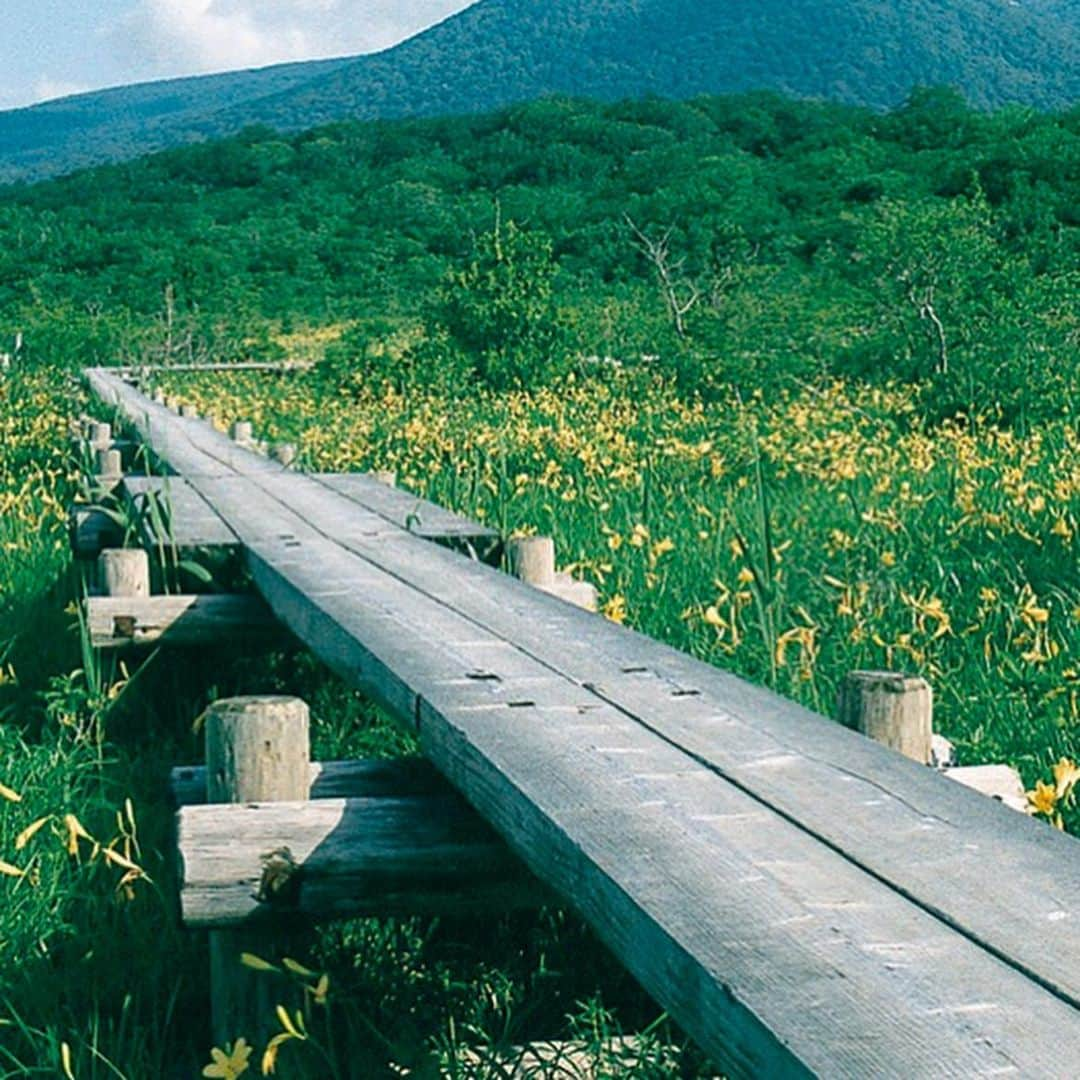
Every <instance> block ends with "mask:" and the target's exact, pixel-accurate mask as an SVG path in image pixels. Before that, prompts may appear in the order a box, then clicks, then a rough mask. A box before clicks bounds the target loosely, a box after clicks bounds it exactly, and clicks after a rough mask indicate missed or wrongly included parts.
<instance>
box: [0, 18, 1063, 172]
mask: <svg viewBox="0 0 1080 1080" xmlns="http://www.w3.org/2000/svg"><path fill="white" fill-rule="evenodd" d="M930 84H946V85H951V86H955V87H957V88H958V89H960V90H961V91H962V92H963V93H964V94H965V96H966V97H967V98H968V100H969V101H970V102H972V103H973V104H975V105H977V106H980V107H994V106H999V105H1003V104H1007V103H1020V104H1025V105H1030V106H1035V107H1037V108H1055V107H1063V106H1069V105H1072V104H1074V103H1075V102H1077V101H1078V100H1080V0H815V2H813V3H811V2H810V0H755V2H753V3H746V2H745V0H543V2H540V0H481V2H480V3H477V4H475V5H474V6H473V7H471V8H469V9H467V10H466V11H464V12H462V13H461V14H459V15H457V16H454V17H453V18H450V19H448V20H447V21H446V22H444V23H442V24H440V25H438V26H436V27H433V28H431V29H430V30H427V31H425V32H424V33H422V34H419V35H417V36H416V37H414V38H411V39H410V40H409V41H406V42H404V43H403V44H401V45H398V46H396V47H395V48H393V49H389V50H387V51H386V52H383V53H379V54H376V55H371V56H362V57H354V58H351V59H346V60H333V61H315V62H312V63H307V64H289V65H283V66H277V67H273V68H265V69H262V70H259V71H245V72H234V73H230V74H228V75H217V76H204V77H200V78H191V79H177V80H172V81H170V82H161V83H149V84H143V85H139V86H133V87H127V88H123V89H117V90H109V91H103V92H99V93H92V94H83V95H78V96H75V97H70V98H66V99H63V100H61V101H57V102H50V103H47V104H44V105H39V106H35V107H33V108H29V109H20V110H15V111H12V112H7V113H2V114H0V180H13V179H20V178H31V177H35V176H42V175H46V174H50V173H57V172H63V171H67V170H70V169H72V168H75V167H78V166H80V165H85V164H89V163H92V162H99V161H107V160H115V159H118V158H121V157H129V156H133V155H136V154H140V153H143V152H146V151H150V150H155V149H160V148H163V147H166V146H172V145H177V144H180V143H184V142H189V141H193V140H197V139H203V138H209V137H212V136H215V135H223V134H229V133H232V132H234V131H237V130H239V129H241V128H243V127H245V126H247V125H250V124H260V123H261V124H270V125H272V126H275V127H279V128H283V129H291V130H296V129H300V128H305V127H310V126H313V125H315V124H319V123H323V122H327V121H332V120H337V119H342V118H345V117H361V118H371V117H381V116H388V117H389V116H404V115H424V114H436V113H449V112H468V111H476V110H483V109H489V108H492V107H495V106H499V105H505V104H509V103H511V102H514V101H520V100H524V99H528V98H534V97H539V96H542V95H545V94H553V93H558V94H571V95H581V96H588V97H598V98H604V99H615V98H621V97H634V96H640V95H644V94H650V93H652V94H661V95H667V96H673V97H691V96H694V95H696V94H701V93H723V92H727V91H733V90H746V89H752V88H771V89H775V90H779V91H782V92H784V93H787V94H791V95H793V96H796V97H810V98H829V99H834V100H840V101H846V102H852V103H858V104H864V105H870V106H874V107H887V106H890V105H895V104H897V103H898V102H900V101H902V100H903V99H904V98H905V97H906V96H907V94H908V93H909V92H910V90H911V89H912V87H913V86H916V85H930Z"/></svg>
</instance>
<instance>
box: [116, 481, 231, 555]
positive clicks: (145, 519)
mask: <svg viewBox="0 0 1080 1080" xmlns="http://www.w3.org/2000/svg"><path fill="white" fill-rule="evenodd" d="M123 490H124V495H125V496H126V498H127V500H128V503H129V505H130V506H131V508H132V510H133V512H134V514H135V516H136V517H137V519H138V520H139V521H140V523H141V528H140V540H141V541H142V542H143V543H144V544H145V545H146V546H147V547H151V548H155V549H159V548H166V549H176V550H180V551H186V550H190V549H194V548H202V547H214V548H235V547H236V545H237V540H236V534H235V533H234V532H233V531H232V529H230V528H229V526H228V525H226V524H225V522H224V521H222V520H221V517H220V515H218V514H216V513H215V512H214V511H213V510H212V509H211V508H210V506H209V505H208V504H207V502H206V500H205V499H203V498H202V496H200V495H199V494H198V492H196V491H195V489H194V488H193V487H192V486H191V485H190V484H189V483H188V482H187V481H186V480H184V479H182V478H181V477H178V476H128V477H125V479H124V486H123Z"/></svg>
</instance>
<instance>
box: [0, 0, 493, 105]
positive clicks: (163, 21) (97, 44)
mask: <svg viewBox="0 0 1080 1080" xmlns="http://www.w3.org/2000/svg"><path fill="white" fill-rule="evenodd" d="M470 3H472V0H0V109H5V108H14V107H16V106H19V105H29V104H31V103H33V102H35V101H43V100H46V99H48V98H52V97H60V96H62V95H64V94H70V93H76V92H78V91H82V90H90V89H98V88H100V87H104V86H118V85H121V84H124V83H131V82H142V81H144V80H148V79H159V78H168V77H170V76H174V75H194V74H198V73H202V72H209V71H228V70H230V69H233V68H242V67H260V66H262V65H264V64H274V63H278V62H279V61H283V60H307V59H314V58H315V57H322V56H346V55H350V54H353V53H361V52H372V51H375V50H377V49H383V48H386V47H387V46H389V45H393V44H395V43H396V42H398V41H401V40H402V39H403V38H406V37H409V36H410V35H412V34H414V33H416V32H417V31H418V30H421V29H423V28H424V27H426V26H430V25H431V24H432V23H435V22H438V21H439V20H440V19H443V18H446V16H448V15H451V14H453V13H454V12H456V11H460V10H462V9H463V8H466V7H469V6H470Z"/></svg>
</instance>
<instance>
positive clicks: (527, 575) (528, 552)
mask: <svg viewBox="0 0 1080 1080" xmlns="http://www.w3.org/2000/svg"><path fill="white" fill-rule="evenodd" d="M509 552H510V569H511V571H512V572H513V574H514V577H517V578H520V579H521V580H522V581H526V582H528V583H529V584H530V585H536V586H537V587H538V588H541V589H544V588H550V587H551V586H553V585H554V584H555V541H554V540H552V539H551V537H550V536H520V537H518V538H517V539H514V540H511V541H510V544H509Z"/></svg>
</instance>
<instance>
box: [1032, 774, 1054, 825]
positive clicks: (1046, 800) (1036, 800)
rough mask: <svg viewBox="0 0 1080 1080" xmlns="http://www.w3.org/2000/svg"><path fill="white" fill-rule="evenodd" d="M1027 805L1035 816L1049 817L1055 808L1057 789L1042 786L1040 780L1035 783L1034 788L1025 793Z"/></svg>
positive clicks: (1051, 786) (1045, 785) (1048, 785)
mask: <svg viewBox="0 0 1080 1080" xmlns="http://www.w3.org/2000/svg"><path fill="white" fill-rule="evenodd" d="M1027 799H1028V805H1029V806H1030V807H1031V809H1032V810H1034V811H1035V813H1036V814H1045V815H1046V816H1047V817H1050V815H1052V814H1053V813H1054V808H1055V807H1056V806H1057V801H1058V794H1057V788H1055V787H1054V785H1053V784H1044V783H1043V782H1042V780H1036V781H1035V787H1034V788H1033V789H1032V790H1031V791H1029V792H1028V793H1027Z"/></svg>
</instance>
